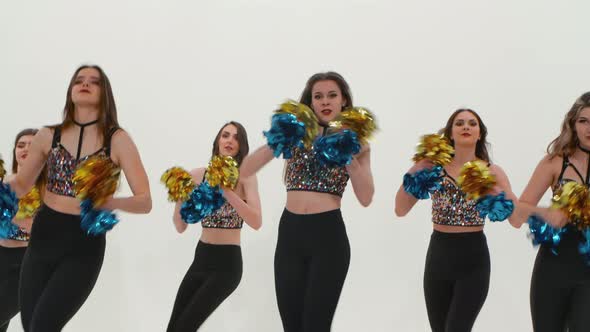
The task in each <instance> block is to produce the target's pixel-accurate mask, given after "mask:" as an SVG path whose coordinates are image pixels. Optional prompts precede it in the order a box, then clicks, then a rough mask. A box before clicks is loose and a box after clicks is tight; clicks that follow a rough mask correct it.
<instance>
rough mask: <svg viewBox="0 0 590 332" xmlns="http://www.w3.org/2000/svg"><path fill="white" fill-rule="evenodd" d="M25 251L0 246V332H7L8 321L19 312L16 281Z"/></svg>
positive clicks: (24, 248) (23, 248) (23, 249)
mask: <svg viewBox="0 0 590 332" xmlns="http://www.w3.org/2000/svg"><path fill="white" fill-rule="evenodd" d="M26 250H27V248H26V247H21V248H5V247H1V246H0V332H6V330H8V323H10V319H12V317H14V316H16V314H17V313H18V311H19V308H18V279H19V275H20V267H21V263H22V261H23V256H24V255H25V251H26Z"/></svg>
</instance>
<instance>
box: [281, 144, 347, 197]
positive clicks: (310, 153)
mask: <svg viewBox="0 0 590 332" xmlns="http://www.w3.org/2000/svg"><path fill="white" fill-rule="evenodd" d="M349 178H350V177H349V175H348V171H347V170H346V167H344V166H341V167H328V166H326V165H323V164H321V163H320V162H319V160H318V159H317V155H316V152H315V151H314V150H313V148H312V149H309V150H307V149H305V148H294V149H293V157H292V158H291V159H289V160H288V161H287V169H286V174H285V183H286V185H287V191H291V190H301V191H315V192H321V193H328V194H332V195H337V196H340V197H342V194H343V193H344V190H345V189H346V184H347V183H348V179H349Z"/></svg>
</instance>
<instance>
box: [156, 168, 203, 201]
mask: <svg viewBox="0 0 590 332" xmlns="http://www.w3.org/2000/svg"><path fill="white" fill-rule="evenodd" d="M160 182H162V183H163V184H164V185H165V186H166V188H168V200H169V201H170V202H178V201H186V200H187V199H188V198H189V196H190V194H191V192H192V191H193V189H195V187H196V184H195V182H194V181H193V178H192V177H191V175H190V174H189V172H187V171H185V170H184V169H182V168H180V167H172V168H169V169H167V170H166V172H164V174H162V177H160Z"/></svg>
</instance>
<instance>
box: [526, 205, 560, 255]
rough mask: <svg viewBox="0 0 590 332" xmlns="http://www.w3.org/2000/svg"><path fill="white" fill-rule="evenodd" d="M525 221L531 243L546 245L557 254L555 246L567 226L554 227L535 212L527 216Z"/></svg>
mask: <svg viewBox="0 0 590 332" xmlns="http://www.w3.org/2000/svg"><path fill="white" fill-rule="evenodd" d="M527 223H528V224H529V232H530V237H531V239H532V241H533V245H539V244H544V245H547V246H549V247H550V248H551V251H552V252H553V253H554V254H556V255H557V246H558V245H559V242H560V241H561V236H562V235H563V233H565V232H566V229H567V228H565V227H564V228H560V229H555V228H553V227H551V226H550V225H549V224H547V223H546V222H545V221H544V220H543V219H542V218H541V217H539V216H537V215H535V214H533V215H531V216H530V217H529V219H528V220H527Z"/></svg>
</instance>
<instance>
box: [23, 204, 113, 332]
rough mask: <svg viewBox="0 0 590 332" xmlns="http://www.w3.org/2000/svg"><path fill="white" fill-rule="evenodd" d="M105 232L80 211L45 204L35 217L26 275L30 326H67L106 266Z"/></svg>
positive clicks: (31, 329) (32, 329) (34, 330)
mask: <svg viewBox="0 0 590 332" xmlns="http://www.w3.org/2000/svg"><path fill="white" fill-rule="evenodd" d="M104 250H105V237H104V235H103V236H99V237H91V236H87V235H85V234H84V233H83V231H82V229H81V228H80V216H78V215H71V214H65V213H61V212H57V211H54V210H52V209H50V208H49V207H47V206H45V205H43V206H42V207H41V208H40V209H39V211H38V212H37V215H36V216H35V221H34V222H33V229H32V230H31V241H30V242H29V249H28V250H27V252H26V254H25V258H24V261H23V266H22V271H21V280H20V303H21V319H22V323H23V327H24V329H25V331H26V332H41V331H42V332H54V331H61V330H62V328H63V327H64V326H65V325H66V323H67V322H68V321H69V320H70V319H71V318H72V317H73V316H74V314H75V313H76V312H77V311H78V309H80V307H81V306H82V304H84V302H85V301H86V298H87V297H88V295H90V292H91V291H92V288H93V287H94V284H95V282H96V279H97V278H98V275H99V273H100V268H101V267H102V261H103V258H104Z"/></svg>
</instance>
